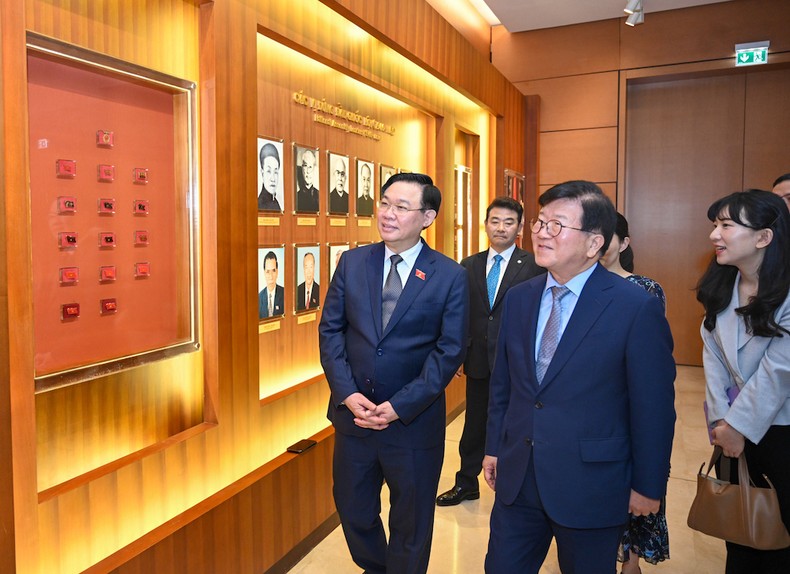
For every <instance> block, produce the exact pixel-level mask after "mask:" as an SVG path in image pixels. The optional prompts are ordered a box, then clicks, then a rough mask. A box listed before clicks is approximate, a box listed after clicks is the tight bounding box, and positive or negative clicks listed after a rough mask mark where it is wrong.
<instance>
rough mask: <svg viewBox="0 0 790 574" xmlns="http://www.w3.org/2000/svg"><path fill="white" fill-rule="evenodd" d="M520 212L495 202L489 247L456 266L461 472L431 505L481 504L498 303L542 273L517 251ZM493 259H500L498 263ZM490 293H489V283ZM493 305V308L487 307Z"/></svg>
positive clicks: (507, 201) (504, 201)
mask: <svg viewBox="0 0 790 574" xmlns="http://www.w3.org/2000/svg"><path fill="white" fill-rule="evenodd" d="M523 218H524V208H523V207H522V206H521V204H520V203H519V202H518V201H516V200H515V199H512V198H510V197H497V198H496V199H494V201H492V202H491V205H489V206H488V209H487V210H486V219H485V226H486V235H488V242H489V244H490V247H489V248H488V249H486V250H485V251H481V252H480V253H477V254H475V255H470V256H469V257H467V258H466V259H464V260H463V261H461V265H463V266H464V267H465V268H466V271H467V277H468V278H469V294H470V305H469V336H470V337H469V339H470V340H469V348H468V350H467V353H466V361H465V362H464V373H465V374H466V419H465V420H464V430H463V433H462V435H461V442H460V443H459V445H458V452H459V453H460V455H461V468H460V470H459V471H458V472H457V473H456V474H455V485H454V486H453V488H451V489H450V490H448V491H447V492H444V493H442V494H440V495H439V497H438V498H437V499H436V504H437V505H439V506H454V505H456V504H459V503H460V502H462V501H464V500H474V499H477V498H480V487H479V484H478V481H477V476H478V475H479V474H480V471H481V470H482V468H483V456H484V454H485V453H484V451H485V442H486V422H487V420H488V416H487V411H488V378H489V375H490V374H491V368H492V367H493V366H494V350H495V349H496V341H497V334H498V333H499V323H500V320H501V318H502V300H503V299H504V298H505V293H506V292H507V290H508V289H509V288H510V287H512V286H513V285H516V284H518V283H521V282H522V281H526V280H527V279H531V278H532V277H535V276H536V275H540V274H541V273H543V272H544V269H543V268H541V267H538V266H537V265H536V264H535V258H534V257H533V256H532V254H531V253H528V252H527V251H524V250H523V249H519V248H518V247H517V246H516V238H517V237H518V236H519V235H521V232H522V230H523V229H524V220H523ZM497 258H501V259H499V260H498V262H497ZM489 279H490V280H491V281H490V283H491V288H492V292H491V293H489V289H488V286H487V284H488V280H489ZM490 301H493V304H492V303H491V302H490Z"/></svg>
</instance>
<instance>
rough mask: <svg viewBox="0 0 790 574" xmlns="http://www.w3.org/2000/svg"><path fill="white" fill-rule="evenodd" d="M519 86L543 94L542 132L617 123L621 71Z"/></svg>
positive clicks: (539, 94) (541, 98) (524, 91)
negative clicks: (619, 73)
mask: <svg viewBox="0 0 790 574" xmlns="http://www.w3.org/2000/svg"><path fill="white" fill-rule="evenodd" d="M516 87H517V88H518V89H519V90H520V91H521V93H523V94H528V95H538V96H540V101H541V106H540V129H541V131H542V132H553V131H560V130H572V129H586V128H601V127H613V126H617V91H618V89H619V78H618V74H617V72H606V73H601V74H585V75H581V76H568V77H564V78H552V79H547V80H534V81H530V82H519V83H517V84H516Z"/></svg>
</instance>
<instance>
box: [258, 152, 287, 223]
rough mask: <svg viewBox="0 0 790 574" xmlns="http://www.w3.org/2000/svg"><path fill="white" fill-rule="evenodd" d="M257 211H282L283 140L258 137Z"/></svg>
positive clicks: (283, 201) (283, 200)
mask: <svg viewBox="0 0 790 574" xmlns="http://www.w3.org/2000/svg"><path fill="white" fill-rule="evenodd" d="M255 157H256V159H255V161H256V165H257V166H258V189H257V192H258V211H270V212H275V213H282V212H283V207H284V206H285V197H284V195H283V177H282V165H283V140H278V139H272V138H267V137H258V153H257V155H256V156H255Z"/></svg>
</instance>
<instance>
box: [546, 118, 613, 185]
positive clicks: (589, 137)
mask: <svg viewBox="0 0 790 574" xmlns="http://www.w3.org/2000/svg"><path fill="white" fill-rule="evenodd" d="M539 173H540V176H539V177H540V180H539V181H540V185H553V184H556V183H561V182H563V181H568V180H570V179H586V180H590V181H602V182H611V181H617V129H616V128H598V129H591V130H572V131H562V132H542V133H541V134H540V172H539Z"/></svg>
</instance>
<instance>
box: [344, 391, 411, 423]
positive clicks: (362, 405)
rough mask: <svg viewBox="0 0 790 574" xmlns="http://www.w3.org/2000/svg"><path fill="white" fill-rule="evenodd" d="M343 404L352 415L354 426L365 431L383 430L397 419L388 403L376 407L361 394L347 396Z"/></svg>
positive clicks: (396, 414)
mask: <svg viewBox="0 0 790 574" xmlns="http://www.w3.org/2000/svg"><path fill="white" fill-rule="evenodd" d="M343 404H344V405H346V408H348V410H350V411H351V412H352V413H353V414H354V424H355V425H357V426H358V427H362V428H365V429H371V430H384V429H385V428H387V427H388V426H389V424H390V423H391V422H393V421H396V420H398V418H399V417H398V413H396V412H395V409H393V408H392V404H391V403H390V402H389V401H384V402H383V403H381V404H380V405H377V404H375V403H373V402H371V401H370V400H368V398H367V397H366V396H365V395H363V394H362V393H354V394H352V395H349V396H348V397H347V398H346V400H344V401H343Z"/></svg>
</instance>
